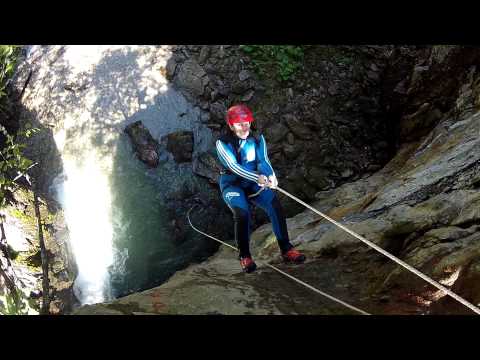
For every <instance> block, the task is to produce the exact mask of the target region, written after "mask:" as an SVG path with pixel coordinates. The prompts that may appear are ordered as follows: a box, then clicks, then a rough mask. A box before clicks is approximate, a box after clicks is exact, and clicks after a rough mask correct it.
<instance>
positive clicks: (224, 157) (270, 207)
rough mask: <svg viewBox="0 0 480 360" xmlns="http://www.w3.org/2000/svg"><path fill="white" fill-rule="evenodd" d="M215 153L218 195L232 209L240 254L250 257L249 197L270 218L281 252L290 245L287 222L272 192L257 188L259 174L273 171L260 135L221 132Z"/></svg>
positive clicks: (266, 174) (288, 248)
mask: <svg viewBox="0 0 480 360" xmlns="http://www.w3.org/2000/svg"><path fill="white" fill-rule="evenodd" d="M216 148H217V155H218V158H219V160H220V162H221V164H222V166H223V168H224V170H223V172H222V175H221V177H220V191H221V193H222V198H223V200H224V201H225V203H226V204H227V205H228V207H229V208H230V210H232V213H233V218H234V222H235V240H236V241H237V244H238V247H239V250H240V258H244V257H250V256H251V255H250V249H249V242H250V208H249V203H248V202H249V201H250V202H252V203H253V204H255V205H256V206H259V207H260V208H262V209H263V210H264V211H265V212H266V213H267V215H268V217H269V218H270V221H271V223H272V226H273V232H274V234H275V236H276V238H277V241H278V245H279V247H280V250H281V252H282V254H283V253H285V252H287V251H288V250H290V249H291V248H292V247H293V246H292V244H291V243H290V240H289V237H288V231H287V223H286V220H285V216H284V215H283V210H282V207H281V205H280V202H279V201H278V198H277V196H276V194H275V193H274V192H273V191H272V190H271V189H269V188H265V189H264V190H263V191H261V192H260V193H259V194H258V195H256V196H254V197H252V198H248V195H252V194H255V193H257V192H258V191H260V190H261V187H260V186H259V185H258V178H259V175H265V176H267V177H268V176H270V175H275V172H274V170H273V168H272V165H271V164H270V160H269V159H268V153H267V145H266V143H265V138H264V137H263V135H260V136H258V137H255V136H252V135H250V136H249V137H248V138H247V139H245V140H242V139H240V138H238V137H237V136H236V135H234V134H233V133H228V134H225V135H223V136H221V137H220V138H219V139H218V140H217V142H216Z"/></svg>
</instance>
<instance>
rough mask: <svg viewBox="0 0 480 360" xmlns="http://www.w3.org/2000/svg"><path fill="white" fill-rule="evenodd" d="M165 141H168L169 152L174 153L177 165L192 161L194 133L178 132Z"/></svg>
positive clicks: (168, 136) (166, 137)
mask: <svg viewBox="0 0 480 360" xmlns="http://www.w3.org/2000/svg"><path fill="white" fill-rule="evenodd" d="M163 139H166V141H167V150H168V151H169V152H171V153H172V155H173V158H174V159H175V162H176V163H183V162H189V161H192V153H193V133H192V132H191V131H177V132H174V133H171V134H168V135H167V136H164V137H163Z"/></svg>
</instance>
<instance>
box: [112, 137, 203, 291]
mask: <svg viewBox="0 0 480 360" xmlns="http://www.w3.org/2000/svg"><path fill="white" fill-rule="evenodd" d="M112 170H113V172H112V177H111V181H110V182H111V194H112V227H113V248H114V264H113V265H112V266H111V267H110V269H109V273H110V286H111V291H112V295H113V297H119V296H123V295H126V294H128V293H131V292H133V291H139V290H143V289H147V288H151V287H153V286H155V285H158V284H160V283H162V282H163V281H165V280H166V279H167V278H168V277H169V276H171V275H172V274H173V273H174V272H175V271H176V270H178V269H181V268H184V267H185V266H186V265H188V263H190V262H191V261H195V260H199V259H201V258H205V257H206V256H207V255H208V253H207V252H205V251H203V250H202V247H203V246H204V244H205V240H204V239H203V238H202V237H200V236H198V235H196V234H195V233H193V232H191V233H189V234H188V236H187V240H186V241H184V242H182V243H181V244H178V243H176V242H175V238H174V236H173V234H172V233H171V230H169V227H167V226H166V223H167V221H168V220H167V211H166V208H165V206H164V205H163V202H164V200H163V195H164V194H163V186H162V184H163V183H164V179H162V177H163V176H166V175H167V172H169V171H167V169H166V165H165V164H163V165H162V164H161V165H160V166H159V167H158V168H155V169H148V168H147V167H146V166H145V165H144V164H143V163H141V162H140V161H139V160H138V159H137V158H136V156H135V154H134V152H133V150H132V147H131V145H130V144H129V143H128V139H127V137H126V136H124V135H122V136H121V137H120V139H119V142H118V145H117V148H116V153H115V154H114V157H113V169H112Z"/></svg>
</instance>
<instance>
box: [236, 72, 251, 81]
mask: <svg viewBox="0 0 480 360" xmlns="http://www.w3.org/2000/svg"><path fill="white" fill-rule="evenodd" d="M250 77H251V75H250V72H249V71H248V70H242V71H240V73H239V74H238V78H239V79H240V81H245V80H247V79H249V78H250Z"/></svg>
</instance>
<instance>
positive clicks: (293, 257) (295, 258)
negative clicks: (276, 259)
mask: <svg viewBox="0 0 480 360" xmlns="http://www.w3.org/2000/svg"><path fill="white" fill-rule="evenodd" d="M282 257H283V260H284V261H285V262H293V263H295V264H301V263H303V262H304V261H305V259H306V257H305V255H303V254H302V253H301V252H299V251H298V250H295V249H293V248H292V249H290V250H288V251H287V252H286V253H285V254H283V255H282Z"/></svg>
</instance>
